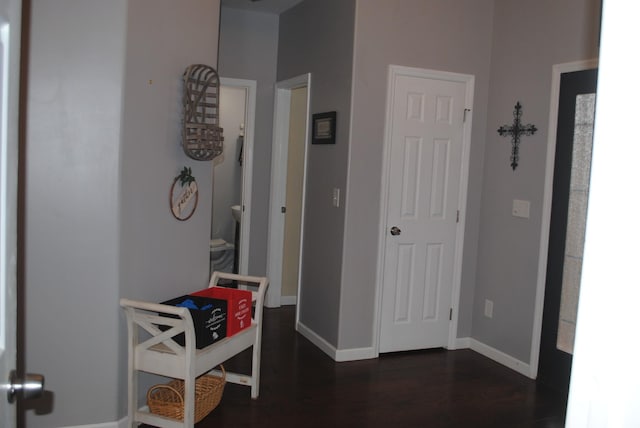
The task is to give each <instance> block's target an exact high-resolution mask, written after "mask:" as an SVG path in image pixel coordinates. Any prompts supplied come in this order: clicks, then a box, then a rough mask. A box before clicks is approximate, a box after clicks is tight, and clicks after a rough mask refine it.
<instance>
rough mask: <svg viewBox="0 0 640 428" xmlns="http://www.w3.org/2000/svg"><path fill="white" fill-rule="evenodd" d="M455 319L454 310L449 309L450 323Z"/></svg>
mask: <svg viewBox="0 0 640 428" xmlns="http://www.w3.org/2000/svg"><path fill="white" fill-rule="evenodd" d="M452 319H453V308H449V321H451V320H452Z"/></svg>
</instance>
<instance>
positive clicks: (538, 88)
mask: <svg viewBox="0 0 640 428" xmlns="http://www.w3.org/2000/svg"><path fill="white" fill-rule="evenodd" d="M599 10H600V4H599V2H598V0H567V1H562V2H557V1H553V0H545V1H536V2H530V1H524V0H521V1H513V0H496V7H495V17H494V34H493V48H492V52H493V56H492V59H491V63H492V74H491V87H490V94H491V95H490V98H489V108H488V112H489V113H488V122H487V123H488V125H487V137H486V138H487V144H486V151H485V159H486V166H485V173H484V178H483V188H482V195H483V203H482V212H481V218H480V222H481V229H480V240H479V251H478V271H477V272H478V274H477V279H476V290H475V301H474V311H473V331H472V336H473V338H475V339H477V340H479V341H481V342H483V343H485V344H487V345H490V346H492V347H494V348H496V349H499V350H500V351H502V352H505V353H507V354H508V355H511V356H512V357H515V358H517V359H519V360H521V361H524V362H529V360H530V351H531V339H532V329H533V311H534V302H535V291H536V275H537V268H538V247H539V242H540V224H541V216H542V197H543V186H544V175H545V161H546V145H547V130H548V129H547V128H548V121H549V102H550V91H551V67H552V65H553V64H558V63H564V62H570V61H576V60H583V59H590V58H595V57H596V56H597V40H598V22H599ZM516 101H520V102H521V103H522V105H523V122H524V123H532V124H535V125H536V126H537V128H538V132H537V133H536V134H535V135H533V136H531V137H523V139H522V143H521V144H520V163H519V166H518V168H517V169H516V170H515V171H512V170H511V167H510V166H509V164H510V161H509V156H510V154H511V144H510V140H509V139H507V138H502V137H499V136H498V134H497V132H496V129H497V128H498V127H499V126H501V125H503V124H505V123H511V122H512V121H513V116H512V112H513V106H514V105H515V103H516ZM513 199H524V200H529V201H531V217H530V219H528V220H527V219H521V218H515V217H512V216H511V204H512V201H513ZM485 299H490V300H492V301H493V303H494V306H493V318H492V319H489V318H486V317H484V315H483V311H484V301H485Z"/></svg>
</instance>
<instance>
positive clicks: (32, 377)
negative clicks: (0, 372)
mask: <svg viewBox="0 0 640 428" xmlns="http://www.w3.org/2000/svg"><path fill="white" fill-rule="evenodd" d="M43 392H44V376H42V375H40V374H32V373H27V374H25V376H24V379H20V378H19V377H18V375H17V374H16V371H15V370H12V371H11V374H9V390H8V391H7V399H8V400H9V403H13V402H14V401H16V398H17V396H18V394H22V395H21V398H22V399H25V400H29V399H31V398H38V397H40V396H41V395H42V393H43Z"/></svg>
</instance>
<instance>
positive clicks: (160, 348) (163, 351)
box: [120, 272, 269, 428]
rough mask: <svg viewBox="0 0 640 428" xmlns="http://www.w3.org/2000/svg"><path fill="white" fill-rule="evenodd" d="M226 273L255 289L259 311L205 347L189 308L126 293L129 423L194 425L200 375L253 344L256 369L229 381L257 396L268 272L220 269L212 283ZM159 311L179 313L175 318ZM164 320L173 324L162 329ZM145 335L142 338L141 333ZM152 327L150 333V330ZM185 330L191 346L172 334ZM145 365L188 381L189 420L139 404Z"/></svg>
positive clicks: (232, 375) (240, 285)
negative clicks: (265, 274) (140, 374)
mask: <svg viewBox="0 0 640 428" xmlns="http://www.w3.org/2000/svg"><path fill="white" fill-rule="evenodd" d="M220 279H227V280H232V281H237V282H238V288H239V289H249V290H251V292H252V300H253V302H254V304H255V311H254V315H253V318H252V320H251V321H252V322H251V326H250V327H248V328H246V329H244V330H242V331H240V332H239V333H237V334H235V335H233V336H231V337H227V338H225V339H222V340H220V341H218V342H215V343H214V344H212V345H209V346H207V347H206V348H203V349H196V347H195V345H196V339H195V331H194V327H193V321H192V319H191V315H190V313H189V310H188V309H187V308H179V307H175V306H169V305H162V304H159V303H149V302H141V301H135V300H129V299H121V300H120V306H122V307H123V308H124V311H125V314H126V318H127V331H128V347H129V364H128V385H129V397H128V403H129V411H128V416H129V423H130V424H131V426H136V425H137V424H138V423H145V424H149V425H154V426H158V427H168V428H178V427H193V419H194V404H195V402H194V401H195V400H194V399H195V379H196V377H198V376H200V375H202V374H205V373H218V374H219V372H218V371H216V370H213V368H214V367H217V366H218V365H220V364H221V363H223V362H224V361H226V360H228V359H229V358H231V357H233V356H234V355H236V354H238V353H240V352H242V351H244V350H245V349H248V348H250V347H252V346H253V359H252V367H251V374H250V375H245V374H239V373H230V372H228V371H227V373H226V378H227V382H231V383H237V384H241V385H246V386H250V387H251V398H254V399H255V398H257V397H258V393H259V388H260V348H261V340H262V309H263V304H264V295H265V292H266V289H267V287H268V285H269V282H268V280H267V278H264V277H253V276H244V275H234V274H228V273H222V272H214V273H213V275H212V276H211V281H210V282H209V287H214V286H217V284H218V281H219V280H220ZM159 314H166V315H176V316H177V317H178V318H169V317H166V316H161V315H159ZM159 326H168V327H170V328H169V329H168V330H166V331H162V330H161V329H160V328H159ZM141 332H142V333H143V334H142V336H143V337H144V339H143V340H142V341H141V335H140V333H141ZM144 332H146V333H147V334H145V333H144ZM180 333H184V335H185V346H180V345H178V344H177V343H176V342H175V341H173V339H172V337H173V336H175V335H177V334H180ZM137 371H144V372H148V373H153V374H157V375H161V376H165V377H170V378H175V379H182V380H184V382H185V397H184V403H185V409H184V420H183V421H177V420H175V419H169V418H165V417H161V416H158V415H154V414H152V413H149V412H148V411H143V410H140V409H139V407H138V373H137Z"/></svg>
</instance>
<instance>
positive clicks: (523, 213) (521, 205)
mask: <svg viewBox="0 0 640 428" xmlns="http://www.w3.org/2000/svg"><path fill="white" fill-rule="evenodd" d="M530 206H531V203H530V202H529V201H521V200H519V199H514V200H513V209H512V211H511V214H513V216H514V217H522V218H529V207H530Z"/></svg>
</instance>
